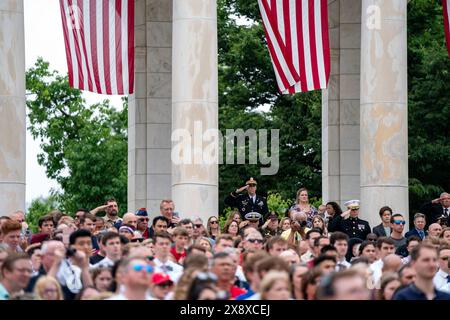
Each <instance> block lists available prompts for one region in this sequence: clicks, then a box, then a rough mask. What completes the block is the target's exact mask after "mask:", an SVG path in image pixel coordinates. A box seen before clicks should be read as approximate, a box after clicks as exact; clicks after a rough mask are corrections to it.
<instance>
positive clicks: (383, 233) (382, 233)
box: [372, 223, 387, 237]
mask: <svg viewBox="0 0 450 320" xmlns="http://www.w3.org/2000/svg"><path fill="white" fill-rule="evenodd" d="M372 232H373V233H375V234H376V235H377V237H387V234H386V231H384V227H383V224H382V223H380V224H379V225H377V226H376V227H373V229H372Z"/></svg>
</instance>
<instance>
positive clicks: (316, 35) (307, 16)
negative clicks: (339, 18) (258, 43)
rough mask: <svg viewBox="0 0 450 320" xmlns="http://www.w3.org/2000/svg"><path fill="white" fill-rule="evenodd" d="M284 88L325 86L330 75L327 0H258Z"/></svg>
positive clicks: (297, 89)
mask: <svg viewBox="0 0 450 320" xmlns="http://www.w3.org/2000/svg"><path fill="white" fill-rule="evenodd" d="M258 4H259V9H260V12H261V17H262V21H263V25H264V31H265V34H266V40H267V45H268V48H269V53H270V58H271V60H272V64H273V67H274V71H275V77H276V80H277V83H278V87H279V89H280V92H282V93H291V94H292V93H296V92H305V91H310V90H316V89H325V88H326V87H327V83H328V79H329V76H330V44H329V38H328V7H327V0H258Z"/></svg>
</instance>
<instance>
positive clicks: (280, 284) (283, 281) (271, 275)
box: [260, 271, 291, 300]
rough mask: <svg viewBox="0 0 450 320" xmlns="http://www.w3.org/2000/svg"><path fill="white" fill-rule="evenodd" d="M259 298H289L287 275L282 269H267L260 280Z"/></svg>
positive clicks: (289, 290) (289, 286)
mask: <svg viewBox="0 0 450 320" xmlns="http://www.w3.org/2000/svg"><path fill="white" fill-rule="evenodd" d="M260 294H261V300H289V299H291V284H290V282H289V275H288V274H287V273H286V272H283V271H269V272H268V273H267V274H266V275H265V276H264V278H263V280H262V281H261V285H260Z"/></svg>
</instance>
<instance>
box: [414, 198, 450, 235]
mask: <svg viewBox="0 0 450 320" xmlns="http://www.w3.org/2000/svg"><path fill="white" fill-rule="evenodd" d="M420 212H423V213H424V214H425V216H426V217H427V225H426V227H427V228H428V227H429V226H430V224H432V223H435V222H438V220H439V219H441V218H444V219H445V220H447V226H450V194H448V193H447V192H443V193H441V196H440V197H439V198H437V199H434V200H432V201H430V202H427V203H425V204H424V205H423V206H422V207H421V208H420Z"/></svg>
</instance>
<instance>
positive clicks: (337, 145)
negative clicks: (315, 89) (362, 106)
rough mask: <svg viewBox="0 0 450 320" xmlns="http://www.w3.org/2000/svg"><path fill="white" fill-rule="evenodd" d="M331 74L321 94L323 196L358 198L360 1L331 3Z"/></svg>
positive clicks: (335, 0) (340, 199) (341, 200)
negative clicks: (326, 86)
mask: <svg viewBox="0 0 450 320" xmlns="http://www.w3.org/2000/svg"><path fill="white" fill-rule="evenodd" d="M328 21H329V35H330V49H331V73H330V80H329V84H328V89H327V90H323V94H322V196H323V201H324V202H327V201H336V202H337V203H339V204H341V205H342V204H343V203H344V202H345V201H347V200H350V199H359V196H360V195H359V185H360V181H359V96H360V90H359V83H360V78H359V74H360V55H361V53H360V45H361V32H360V31H361V0H329V1H328Z"/></svg>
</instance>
